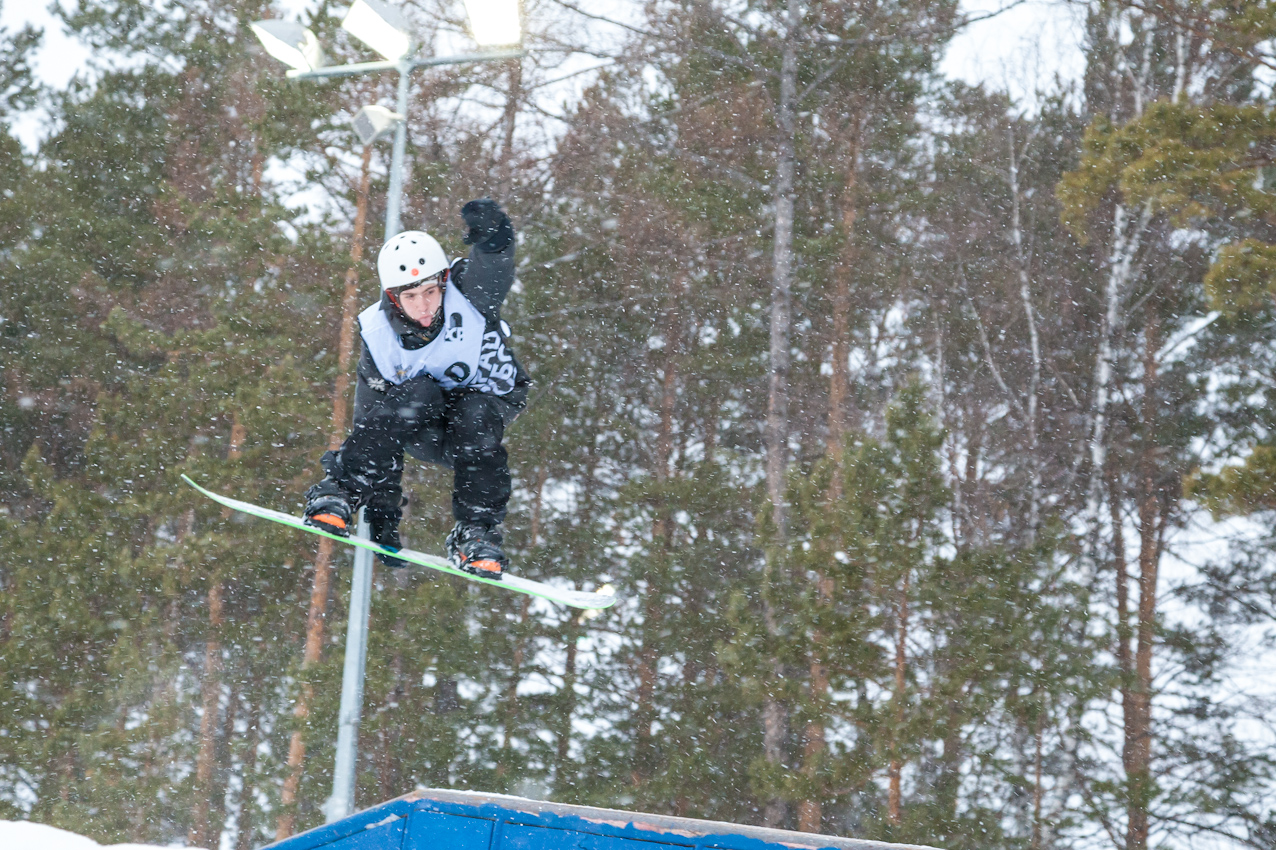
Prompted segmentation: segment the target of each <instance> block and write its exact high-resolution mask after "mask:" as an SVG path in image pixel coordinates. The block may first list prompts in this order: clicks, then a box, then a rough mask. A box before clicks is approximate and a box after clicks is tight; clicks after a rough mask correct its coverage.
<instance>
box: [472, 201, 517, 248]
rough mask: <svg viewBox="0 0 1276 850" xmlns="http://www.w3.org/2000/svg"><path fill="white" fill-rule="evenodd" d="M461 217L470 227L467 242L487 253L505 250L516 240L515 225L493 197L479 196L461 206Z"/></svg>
mask: <svg viewBox="0 0 1276 850" xmlns="http://www.w3.org/2000/svg"><path fill="white" fill-rule="evenodd" d="M461 218H463V219H465V224H466V226H467V227H469V228H470V232H469V233H467V234H465V244H466V245H473V246H474V247H476V248H478V249H479V250H480V251H482V252H483V253H485V254H496V253H499V252H501V251H504V250H505V249H506V247H508V246H509V244H510V243H511V242H513V241H514V225H513V224H511V223H510V217H509V216H508V215H506V214H505V210H503V209H501V206H500V204H498V203H496V201H493V200H492V199H491V198H479V199H478V200H475V201H470V202H469V203H468V204H466V205H465V206H463V207H461Z"/></svg>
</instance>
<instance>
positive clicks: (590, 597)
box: [182, 475, 616, 610]
mask: <svg viewBox="0 0 1276 850" xmlns="http://www.w3.org/2000/svg"><path fill="white" fill-rule="evenodd" d="M182 480H183V481H185V482H186V483H187V484H189V485H191V486H192V487H194V488H195V489H196V490H198V491H199V492H201V493H203V494H204V495H205V496H207V497H208V498H210V499H212V500H213V501H214V502H217V503H218V504H221V505H225V506H226V507H228V508H231V509H233V510H236V511H241V512H243V513H246V514H248V515H249V516H255V517H261V518H262V519H268V520H270V521H271V522H277V523H279V524H280V525H286V526H289V527H291V528H297V529H300V530H302V531H308V532H310V533H311V534H318V535H320V536H321V537H329V538H331V539H333V540H335V541H337V542H338V543H346V544H348V545H350V546H358V547H361V548H363V549H369V550H371V551H373V552H376V553H378V554H382V555H389V556H391V557H394V558H400V559H402V560H404V561H409V562H411V563H413V564H419V565H421V566H423V567H429V568H430V569H432V570H438V571H439V572H442V573H449V574H450V575H454V576H460V577H461V578H463V579H468V580H469V581H474V582H478V583H480V584H490V585H494V586H496V587H503V588H505V589H506V590H512V591H514V592H516V593H526V594H527V595H528V596H539V597H540V598H541V599H548V600H549V601H550V602H556V603H558V604H559V605H566V606H568V607H570V608H583V609H585V610H599V609H603V608H608V607H610V606H611V605H612V604H614V603H615V601H616V595H615V592H614V591H613V592H610V593H608V592H594V593H589V592H587V591H584V590H571V589H569V588H562V587H555V586H553V585H550V584H544V583H543V582H539V581H532V580H531V579H526V578H523V577H522V576H516V575H510V574H509V573H508V572H507V573H505V574H504V575H502V576H501V577H500V578H499V579H494V578H487V577H486V576H477V575H474V574H473V573H467V572H465V571H464V570H459V569H457V568H456V567H454V566H452V563H451V562H450V561H448V560H446V559H444V558H436V557H435V556H433V555H427V554H425V553H424V552H417V551H415V550H413V549H397V550H396V549H387V548H386V547H384V546H379V545H377V544H376V543H373V542H372V541H371V540H365V539H364V538H362V537H353V536H352V537H341V536H339V535H336V534H332V533H330V532H327V531H324V530H322V529H319V528H314V527H312V526H309V525H306V524H305V522H304V521H303V520H302V518H301V517H299V516H293V515H292V514H286V513H283V512H282V511H274V510H271V509H270V508H262V507H258V506H257V505H254V504H251V503H249V502H241V501H240V500H239V499H232V498H230V497H229V496H222V495H220V494H218V493H214V492H212V491H211V490H205V489H204V488H203V487H201V486H199V485H198V484H196V483H195V482H194V481H192V480H191V479H190V478H188V477H187V476H185V475H183V476H182ZM604 590H605V591H610V590H611V588H610V587H606V588H604Z"/></svg>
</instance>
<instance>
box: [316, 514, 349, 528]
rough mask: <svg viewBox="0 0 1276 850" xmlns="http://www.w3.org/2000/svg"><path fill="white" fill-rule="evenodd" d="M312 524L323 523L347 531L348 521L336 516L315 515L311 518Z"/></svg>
mask: <svg viewBox="0 0 1276 850" xmlns="http://www.w3.org/2000/svg"><path fill="white" fill-rule="evenodd" d="M310 519H311V521H312V522H321V523H323V524H324V525H331V526H332V527H333V528H340V529H341V530H342V531H345V528H346V521H345V520H344V519H342V518H341V517H339V516H337V515H336V514H315V515H314V516H312V517H311V518H310Z"/></svg>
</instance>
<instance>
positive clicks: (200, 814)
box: [186, 574, 222, 847]
mask: <svg viewBox="0 0 1276 850" xmlns="http://www.w3.org/2000/svg"><path fill="white" fill-rule="evenodd" d="M221 627H222V582H221V576H220V575H217V574H214V575H213V579H212V581H211V582H210V583H209V586H208V640H207V641H205V643H204V681H203V700H202V704H203V717H201V718H200V722H199V755H198V756H196V759H195V811H194V812H193V813H192V818H191V827H190V830H189V832H188V833H187V835H186V840H187V842H188V843H189V844H191V845H193V846H195V847H209V846H211V842H210V841H209V838H210V836H209V822H208V811H209V804H210V802H211V797H212V793H213V761H214V760H215V757H216V742H217V740H216V739H217V733H216V727H217V715H218V713H219V712H218V710H217V703H218V701H219V698H220V697H221V678H220V676H219V675H218V674H219V673H220V671H221V666H222V645H221Z"/></svg>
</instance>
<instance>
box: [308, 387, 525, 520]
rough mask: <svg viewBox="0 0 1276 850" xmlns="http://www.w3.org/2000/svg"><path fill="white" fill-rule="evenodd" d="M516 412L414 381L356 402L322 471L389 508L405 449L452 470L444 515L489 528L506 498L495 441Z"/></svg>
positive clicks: (504, 467)
mask: <svg viewBox="0 0 1276 850" xmlns="http://www.w3.org/2000/svg"><path fill="white" fill-rule="evenodd" d="M518 412H519V408H518V407H517V406H516V405H514V404H511V403H510V402H508V401H506V400H504V399H502V398H500V397H499V396H494V395H492V394H490V393H480V392H474V391H471V390H457V391H445V390H443V389H442V388H441V387H440V386H439V385H438V382H436V381H435V380H434V379H433V378H431V377H429V376H422V377H420V378H414V379H413V380H411V381H407V382H405V383H402V384H399V385H398V386H395V387H391V388H390V390H389V391H388V392H386V393H385V394H384V395H380V396H378V397H376V398H374V399H373V400H372V402H371V404H368V405H367V406H366V407H363V408H362V409H361V410H360V411H359V416H358V418H357V419H356V421H355V426H354V429H353V430H352V431H351V432H350V436H349V437H346V441H345V442H344V443H342V445H341V451H340V452H339V453H336V454H335V456H334V455H333V453H329V455H325V458H324V468H325V469H326V470H327V472H328V474H329V476H330V477H332V478H334V479H336V480H337V481H338V483H340V484H341V485H342V486H343V487H345V488H346V489H348V490H350V491H352V492H354V493H356V494H359V495H360V497H361V500H362V501H364V502H365V503H367V504H368V505H369V506H370V507H373V508H380V509H381V510H384V511H391V510H394V511H397V508H398V506H399V504H400V503H401V502H402V499H403V489H402V484H401V482H402V478H403V454H404V452H405V451H407V452H409V453H411V454H413V455H415V456H417V457H421V458H423V459H427V460H430V461H433V462H436V463H440V464H442V465H444V466H451V467H452V469H453V471H454V479H453V486H452V515H453V516H454V517H455V518H456V519H457V520H458V521H462V522H478V523H483V524H486V525H496V524H497V523H499V522H501V521H502V520H503V519H505V506H506V504H507V503H508V502H509V498H510V471H509V458H508V455H507V454H506V453H505V447H504V446H503V445H501V440H502V439H503V438H504V436H505V425H506V424H507V423H508V422H512V421H513V419H514V416H516V415H517V414H518ZM334 473H335V474H334Z"/></svg>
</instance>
